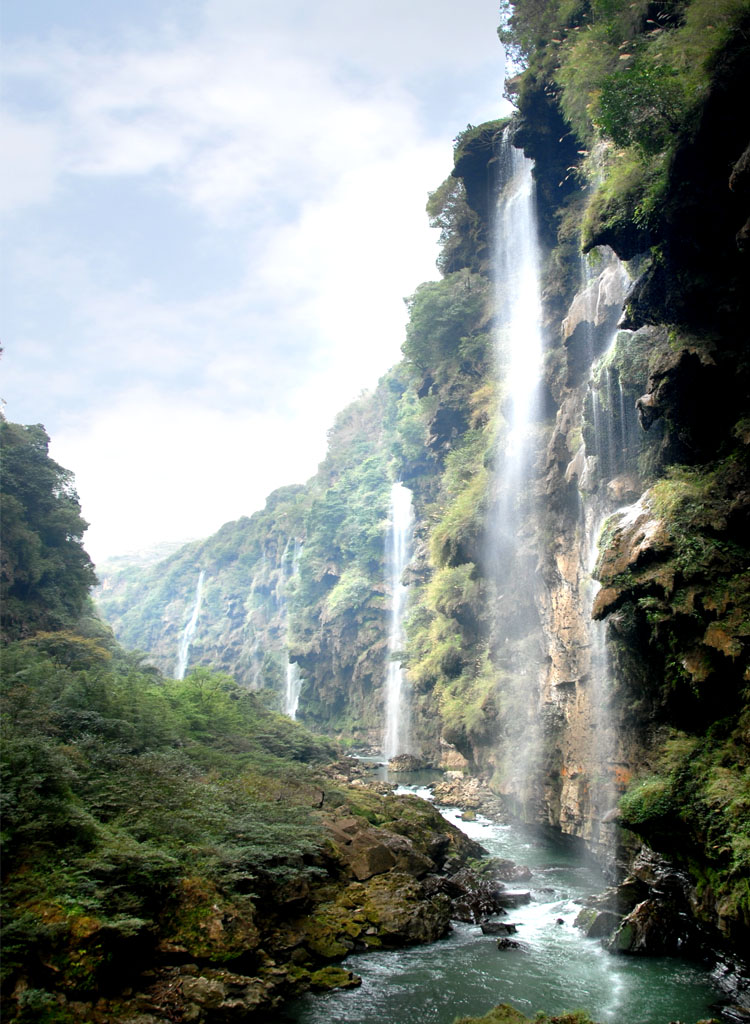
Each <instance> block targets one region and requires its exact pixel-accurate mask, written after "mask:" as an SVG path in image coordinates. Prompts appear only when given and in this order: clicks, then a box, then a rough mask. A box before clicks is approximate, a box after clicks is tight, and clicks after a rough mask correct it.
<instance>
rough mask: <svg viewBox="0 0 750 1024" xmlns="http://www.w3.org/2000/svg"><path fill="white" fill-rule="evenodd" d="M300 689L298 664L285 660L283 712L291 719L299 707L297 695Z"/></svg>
mask: <svg viewBox="0 0 750 1024" xmlns="http://www.w3.org/2000/svg"><path fill="white" fill-rule="evenodd" d="M301 690H302V677H301V676H300V673H299V665H298V664H297V662H296V661H289V662H287V666H286V690H285V692H284V714H285V715H288V716H289V717H290V718H291V719H292V721H294V719H295V718H296V717H297V708H298V707H299V695H300V692H301Z"/></svg>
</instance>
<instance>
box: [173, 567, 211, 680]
mask: <svg viewBox="0 0 750 1024" xmlns="http://www.w3.org/2000/svg"><path fill="white" fill-rule="evenodd" d="M204 576H205V573H204V571H203V569H201V571H200V573H199V574H198V586H197V587H196V588H195V602H194V603H193V611H192V614H191V615H190V619H189V620H188V623H187V625H186V626H185V628H184V629H183V631H182V636H181V637H180V644H179V647H178V648H177V668H176V670H175V679H184V678H185V670H186V669H187V665H188V657H189V655H190V645H191V643H192V642H193V637H194V636H195V628H196V626H197V624H198V616H199V615H200V613H201V602H202V601H203V579H204Z"/></svg>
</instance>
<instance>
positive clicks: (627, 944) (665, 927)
mask: <svg viewBox="0 0 750 1024" xmlns="http://www.w3.org/2000/svg"><path fill="white" fill-rule="evenodd" d="M691 937H692V936H691V925H690V923H689V921H688V917H687V915H686V914H685V913H684V912H682V911H680V910H679V909H678V908H677V907H675V906H674V904H672V903H670V902H666V901H662V900H657V899H647V900H644V901H643V902H642V903H639V904H638V905H637V906H636V907H635V908H634V909H633V910H631V912H630V913H629V914H628V915H627V916H626V917H625V918H623V920H622V922H621V923H620V925H619V927H618V929H617V931H616V932H615V933H614V935H613V936H612V937H611V939H610V940H609V942H608V943H607V946H606V948H607V949H608V950H609V951H610V952H611V953H627V954H631V955H636V956H665V955H666V956H669V955H672V954H675V953H685V952H687V951H688V950H689V948H690V944H691Z"/></svg>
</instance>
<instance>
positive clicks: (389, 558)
mask: <svg viewBox="0 0 750 1024" xmlns="http://www.w3.org/2000/svg"><path fill="white" fill-rule="evenodd" d="M413 526H414V512H413V509H412V494H411V491H410V490H409V488H408V487H404V485H403V484H402V483H399V482H396V483H394V485H393V487H392V488H391V523H390V528H389V530H388V535H387V540H386V567H387V571H388V580H389V585H390V591H391V614H390V624H389V630H388V656H389V661H388V668H387V670H386V680H385V730H384V734H383V756H384V757H385V758H386V760H390V758H392V757H396V755H397V754H405V753H410V749H409V748H410V743H411V737H410V729H409V707H408V700H407V694H406V678H405V673H404V669H403V667H402V665H401V661H400V657H399V652H400V651H401V648H402V646H403V640H404V612H405V610H406V599H407V597H408V593H409V591H408V587H405V586H404V584H403V582H402V580H401V577H402V576H403V574H404V569H405V568H406V566H407V565H408V564H409V560H410V558H411V543H412V530H413Z"/></svg>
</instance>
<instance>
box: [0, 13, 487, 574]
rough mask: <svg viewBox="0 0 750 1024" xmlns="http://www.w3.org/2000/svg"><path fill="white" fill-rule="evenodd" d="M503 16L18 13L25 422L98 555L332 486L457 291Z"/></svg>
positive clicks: (6, 44)
mask: <svg viewBox="0 0 750 1024" xmlns="http://www.w3.org/2000/svg"><path fill="white" fill-rule="evenodd" d="M498 6H499V4H498V2H497V0H464V2H463V3H460V4H459V3H457V2H456V0H304V2H303V0H276V2H275V3H269V2H265V0H264V2H261V0H160V2H157V0H65V2H61V0H4V4H3V11H2V54H1V57H2V69H3V72H2V73H3V100H2V109H1V110H0V131H1V132H2V155H1V158H0V178H2V180H0V213H1V214H2V221H3V224H2V226H3V234H4V241H3V264H4V266H3V268H2V270H3V282H4V283H3V295H2V303H3V310H4V312H3V325H2V339H3V347H4V349H5V353H4V356H3V363H2V375H3V377H2V384H0V395H1V396H2V398H3V399H4V400H5V402H6V403H7V405H6V408H5V413H6V416H7V418H8V419H10V420H12V421H14V422H20V423H43V424H44V425H45V426H46V428H47V430H48V432H49V434H50V435H51V437H52V448H51V453H52V455H53V457H54V458H55V459H57V461H58V462H60V463H61V464H62V465H63V466H65V467H66V468H68V469H71V470H72V471H73V472H74V473H75V476H76V482H77V488H78V492H79V495H80V498H81V503H82V506H83V513H84V516H85V518H86V519H87V520H88V521H89V523H90V524H91V525H90V528H89V530H88V532H87V534H86V539H85V544H86V547H87V550H88V551H89V553H90V554H91V555H92V557H93V558H94V560H95V561H96V560H101V559H103V558H105V557H108V556H110V555H115V554H122V553H125V552H128V551H131V550H135V549H137V548H140V547H144V546H147V545H150V544H153V543H155V542H159V541H162V540H182V539H188V538H191V537H198V536H206V535H208V534H210V533H212V532H213V531H214V530H216V529H217V528H218V527H219V526H220V525H221V524H222V523H224V522H226V521H227V520H230V519H235V518H237V517H238V516H240V515H249V514H251V513H252V512H254V511H255V510H256V509H257V508H260V507H261V506H262V505H263V501H264V499H265V496H266V495H267V494H268V493H269V492H270V491H271V490H273V489H274V488H275V487H278V486H281V485H283V484H288V483H299V482H304V480H306V479H307V478H308V477H309V476H311V475H312V473H313V472H314V471H315V468H316V466H317V463H318V462H319V461H320V459H321V458H322V456H323V454H324V451H325V435H326V430H327V429H328V427H330V425H331V423H332V421H333V418H334V416H335V414H336V413H337V412H338V411H339V410H340V409H342V408H343V407H344V406H345V405H346V404H347V403H348V402H349V401H351V400H352V399H353V398H354V397H356V396H357V395H358V394H359V393H360V392H361V390H362V389H363V388H371V387H373V386H374V385H375V383H376V382H377V379H378V377H379V376H380V375H381V374H382V373H383V372H384V371H385V370H386V369H387V368H388V367H389V366H391V365H392V364H393V363H394V362H396V361H397V360H398V359H399V358H400V352H399V349H400V345H401V343H402V341H403V330H404V323H405V307H404V303H403V298H404V296H406V295H409V294H410V293H411V292H412V291H413V290H414V289H415V287H416V286H417V284H419V283H420V282H421V281H424V280H428V279H434V278H435V277H437V271H436V270H435V257H436V255H437V247H436V233H435V232H434V231H432V230H431V229H430V228H429V226H428V223H427V216H426V214H425V212H424V206H425V202H426V199H427V193H428V192H429V191H431V190H432V189H434V188H436V187H437V186H438V185H439V184H440V182H441V181H442V180H443V178H445V177H446V176H447V174H448V173H449V171H450V169H451V166H452V138H453V137H454V136H455V135H456V134H457V133H458V132H459V131H461V130H462V129H463V128H464V127H465V126H466V124H467V123H468V122H471V123H472V124H479V123H481V122H482V121H485V120H489V119H491V118H495V117H499V116H502V115H503V114H504V113H505V112H506V110H507V104H506V103H505V101H503V100H502V98H501V96H502V77H503V52H502V48H501V47H500V44H499V43H498V40H497V36H496V27H497V24H498V22H499V13H498Z"/></svg>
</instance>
